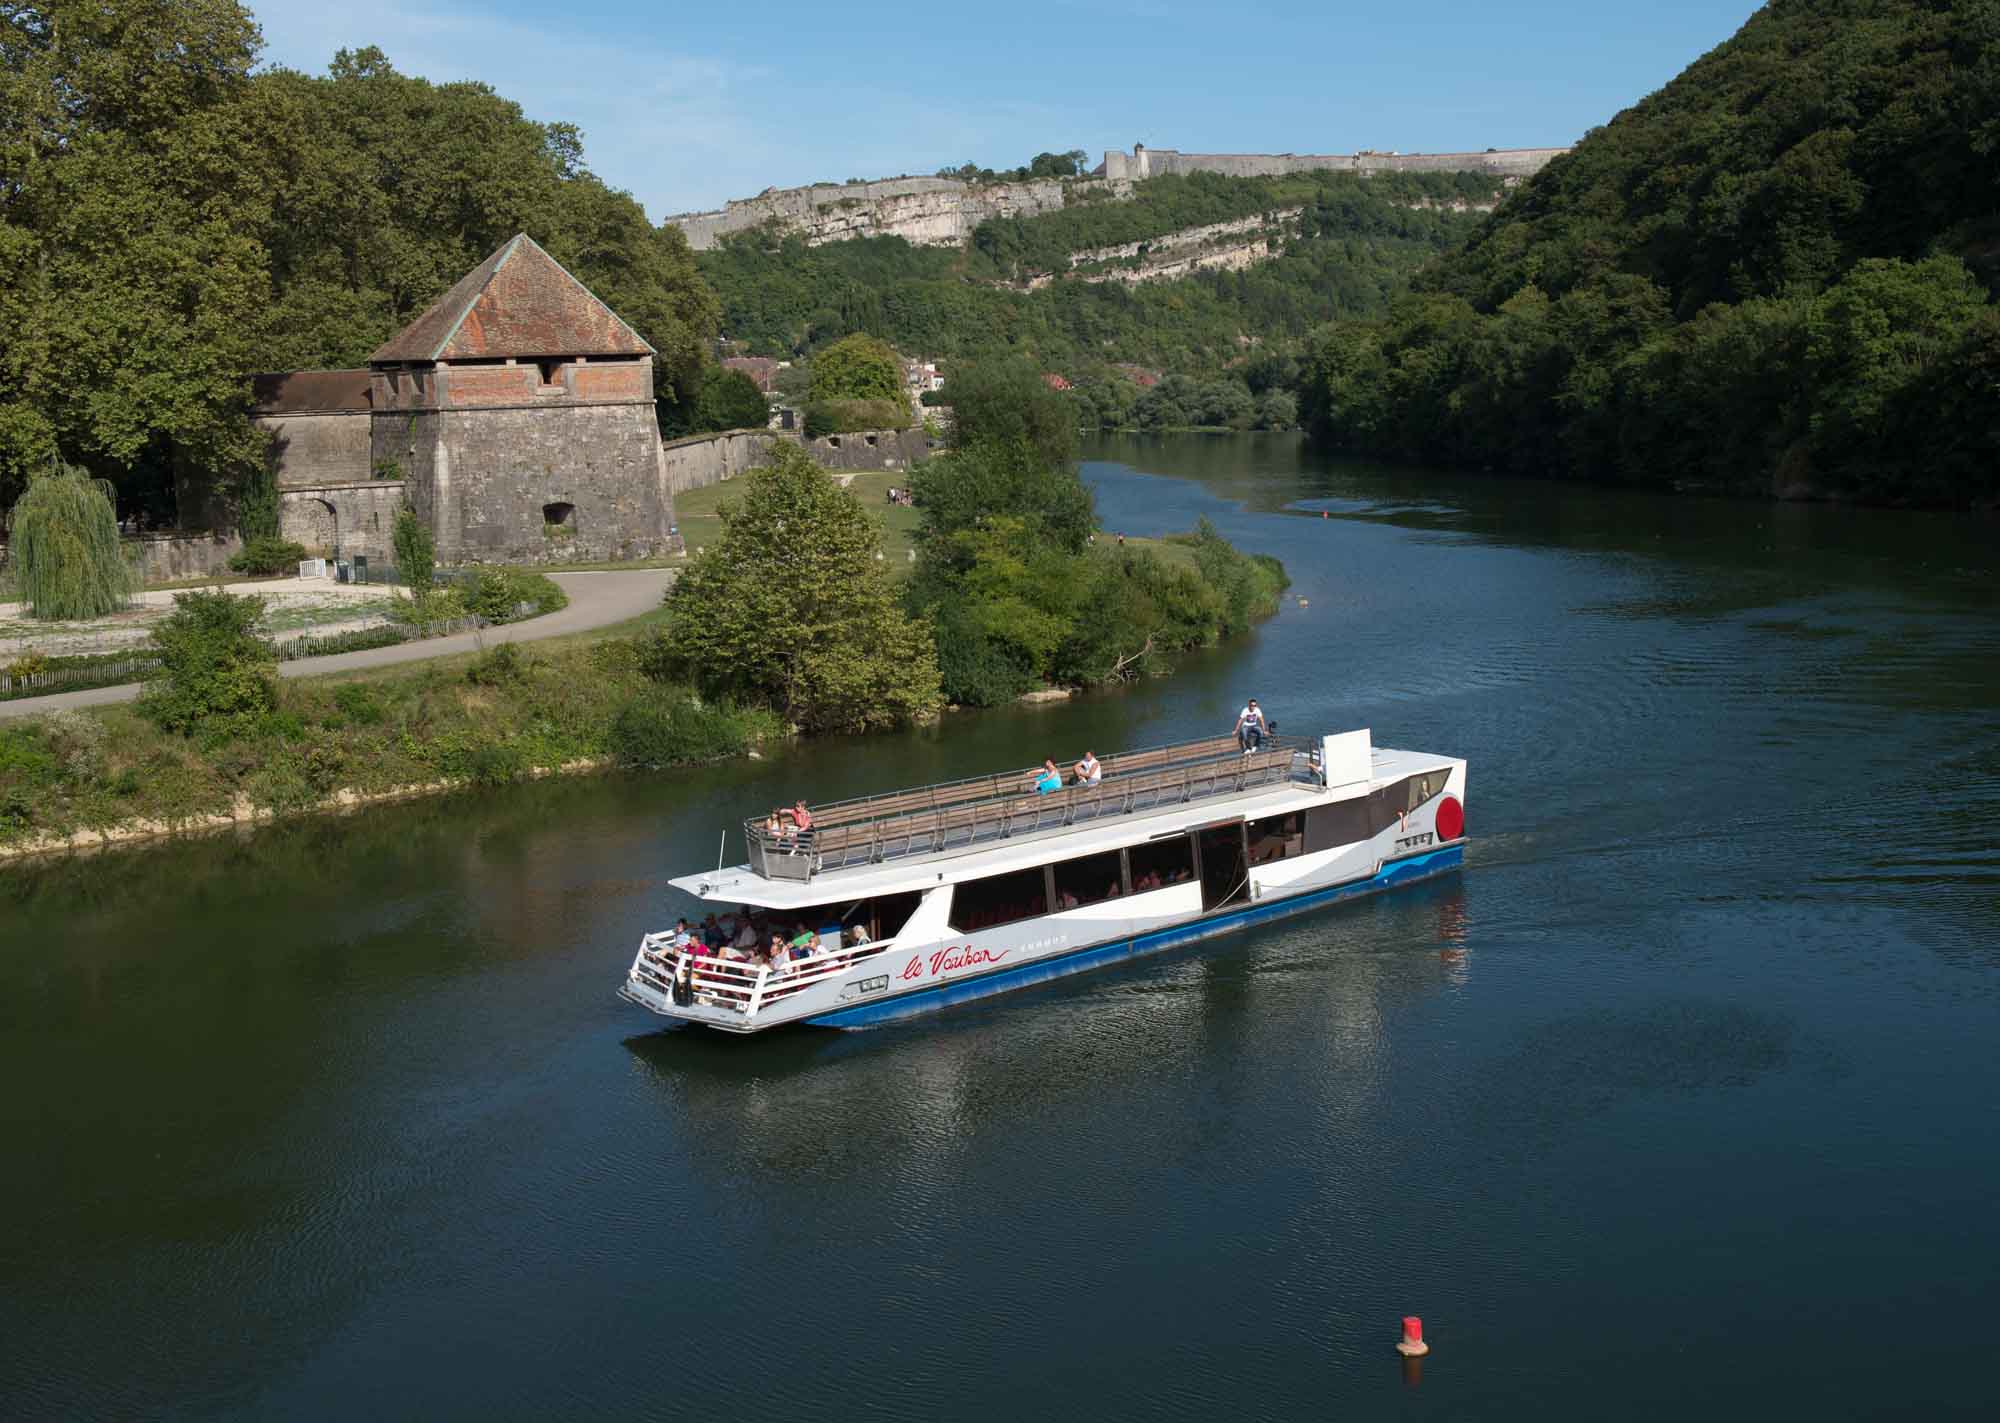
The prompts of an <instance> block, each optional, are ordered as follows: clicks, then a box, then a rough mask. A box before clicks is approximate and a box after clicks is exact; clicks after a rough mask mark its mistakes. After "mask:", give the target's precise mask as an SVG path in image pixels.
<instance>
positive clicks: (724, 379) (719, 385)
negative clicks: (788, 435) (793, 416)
mask: <svg viewBox="0 0 2000 1423" xmlns="http://www.w3.org/2000/svg"><path fill="white" fill-rule="evenodd" d="M659 408H660V433H661V434H663V435H665V436H666V437H667V438H669V439H676V438H678V437H680V436H682V435H701V434H708V433H710V432H712V431H718V430H761V429H763V428H764V426H765V425H766V424H768V423H769V422H770V418H771V407H770V402H769V401H767V400H766V399H765V398H764V392H763V391H761V390H759V389H757V382H756V381H754V380H752V379H750V377H749V376H747V375H745V374H744V373H743V372H742V371H738V370H731V369H730V368H728V367H727V366H709V367H707V368H705V369H704V370H703V371H702V373H701V379H700V381H699V382H698V384H697V386H696V390H695V398H694V400H693V401H692V402H690V403H685V404H682V403H676V402H674V401H673V400H671V399H663V400H661V401H660V406H659Z"/></svg>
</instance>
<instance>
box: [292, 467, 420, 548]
mask: <svg viewBox="0 0 2000 1423" xmlns="http://www.w3.org/2000/svg"><path fill="white" fill-rule="evenodd" d="M404 488H405V482H404V481H403V480H400V479H370V480H367V481H364V482H356V481H339V482H330V483H325V484H316V485H293V486H288V487H287V488H285V489H283V490H281V491H280V492H279V495H278V532H279V534H280V535H281V536H282V537H284V538H287V539H290V540H291V541H292V542H293V543H297V544H302V545H304V546H305V550H306V552H307V553H309V554H311V555H313V556H314V557H325V558H332V557H334V556H335V555H338V556H339V557H341V558H352V557H354V556H355V555H356V554H365V555H366V556H367V557H369V558H371V559H379V560H381V561H382V562H385V563H392V562H394V561H395V560H394V557H393V555H392V553H391V549H392V548H393V547H394V531H395V526H396V511H397V510H398V509H400V508H401V507H402V506H403V492H404Z"/></svg>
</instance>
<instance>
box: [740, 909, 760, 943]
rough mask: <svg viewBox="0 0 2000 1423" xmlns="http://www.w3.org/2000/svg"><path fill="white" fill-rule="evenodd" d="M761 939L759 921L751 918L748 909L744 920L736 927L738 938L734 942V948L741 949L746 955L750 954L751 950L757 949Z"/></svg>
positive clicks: (745, 911) (744, 914) (744, 913)
mask: <svg viewBox="0 0 2000 1423" xmlns="http://www.w3.org/2000/svg"><path fill="white" fill-rule="evenodd" d="M759 937H760V935H759V934H758V932H757V921H756V920H754V919H752V918H751V917H750V911H749V910H747V909H746V910H744V911H743V918H742V919H741V920H739V921H738V923H737V925H736V938H735V941H734V947H736V948H738V949H741V950H742V951H743V952H744V953H748V952H750V950H752V949H754V948H756V947H757V941H758V939H759Z"/></svg>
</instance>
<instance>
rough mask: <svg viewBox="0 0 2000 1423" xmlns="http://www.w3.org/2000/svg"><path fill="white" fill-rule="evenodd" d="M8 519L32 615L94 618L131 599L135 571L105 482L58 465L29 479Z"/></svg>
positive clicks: (24, 592) (15, 554) (119, 606)
mask: <svg viewBox="0 0 2000 1423" xmlns="http://www.w3.org/2000/svg"><path fill="white" fill-rule="evenodd" d="M8 522H9V526H10V527H11V528H12V530H13V540H14V554H13V557H14V564H15V567H16V569H17V571H18V577H19V580H20V585H21V596H22V598H23V599H24V600H25V601H26V602H27V604H28V612H29V616H31V617H36V618H53V619H63V620H70V619H81V618H97V617H102V616H104V614H106V613H110V612H116V611H117V610H118V609H120V608H122V607H124V606H125V605H126V604H127V603H129V602H130V601H131V599H132V583H133V579H132V570H131V568H130V567H129V566H127V564H126V562H125V553H124V550H123V549H122V548H120V547H119V544H118V519H117V516H116V515H115V514H114V513H113V511H112V508H111V490H110V487H109V486H108V485H106V484H105V483H104V482H103V481H101V480H95V479H91V478H90V477H88V476H87V475H85V474H84V473H83V472H82V471H80V470H75V469H69V468H66V467H64V466H61V465H57V466H55V467H54V468H52V469H50V470H48V471H46V472H44V473H41V474H37V475H36V476H34V477H33V478H32V479H30V480H29V481H28V492H27V493H25V494H23V495H22V496H21V498H20V499H19V500H18V501H17V502H16V503H15V505H14V512H13V514H12V516H11V518H10V519H9V521H8Z"/></svg>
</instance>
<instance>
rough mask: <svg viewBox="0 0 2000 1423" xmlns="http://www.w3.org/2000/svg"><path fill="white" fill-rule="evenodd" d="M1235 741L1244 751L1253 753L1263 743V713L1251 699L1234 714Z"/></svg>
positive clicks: (1254, 699) (1255, 700)
mask: <svg viewBox="0 0 2000 1423" xmlns="http://www.w3.org/2000/svg"><path fill="white" fill-rule="evenodd" d="M1236 740H1237V743H1238V744H1239V745H1241V746H1242V748H1243V749H1244V751H1246V752H1249V751H1255V750H1256V749H1257V748H1258V747H1259V746H1260V745H1262V744H1263V741H1264V712H1263V709H1262V708H1260V707H1259V706H1258V705H1257V699H1256V698H1255V697H1252V698H1251V699H1250V704H1249V705H1248V706H1246V707H1244V708H1243V710H1242V711H1240V712H1238V713H1237V714H1236Z"/></svg>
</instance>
